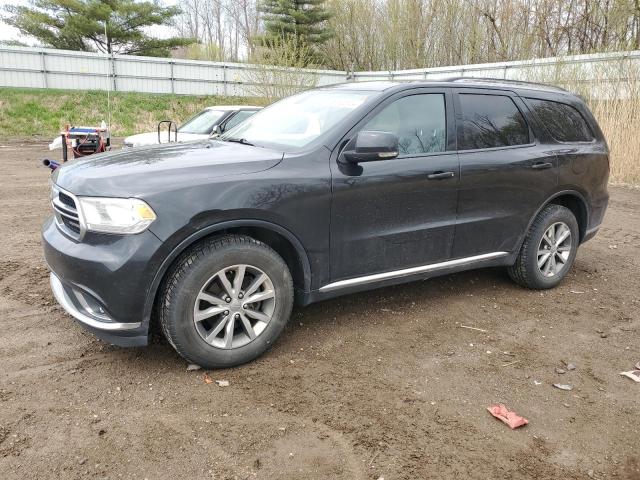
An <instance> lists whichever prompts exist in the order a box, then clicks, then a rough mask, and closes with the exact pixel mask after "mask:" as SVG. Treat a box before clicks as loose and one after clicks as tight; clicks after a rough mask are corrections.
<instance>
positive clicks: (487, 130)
mask: <svg viewBox="0 0 640 480" xmlns="http://www.w3.org/2000/svg"><path fill="white" fill-rule="evenodd" d="M459 99H460V109H461V112H460V114H461V115H460V117H459V119H458V150H474V149H479V148H497V147H513V146H516V145H527V144H529V143H530V138H529V126H528V125H527V122H526V121H525V119H524V117H523V116H522V113H520V110H518V107H517V106H516V104H515V103H514V102H513V100H512V99H511V98H510V97H508V96H506V95H490V94H470V93H461V94H460V96H459Z"/></svg>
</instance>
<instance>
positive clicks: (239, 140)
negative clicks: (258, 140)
mask: <svg viewBox="0 0 640 480" xmlns="http://www.w3.org/2000/svg"><path fill="white" fill-rule="evenodd" d="M220 140H224V141H225V142H234V143H241V144H242V145H249V146H250V147H253V146H255V145H254V144H253V143H251V142H247V139H246V138H234V137H225V138H220Z"/></svg>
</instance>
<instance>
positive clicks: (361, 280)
mask: <svg viewBox="0 0 640 480" xmlns="http://www.w3.org/2000/svg"><path fill="white" fill-rule="evenodd" d="M507 255H509V253H508V252H492V253H483V254H482V255H475V256H473V257H465V258H458V259H456V260H448V261H446V262H440V263H432V264H429V265H422V266H420V267H411V268H405V269H402V270H394V271H392V272H384V273H376V274H374V275H366V276H364V277H356V278H349V279H347V280H340V281H339V282H334V283H330V284H328V285H325V286H324V287H320V291H321V292H331V291H333V290H339V289H341V288H347V287H355V286H357V285H366V284H368V283H376V282H380V281H382V280H389V279H392V278H401V277H408V276H411V275H416V274H419V273H426V272H432V271H434V270H440V269H443V268H451V267H460V266H464V265H470V264H473V263H476V262H481V261H483V260H491V259H493V258H500V257H506V256H507Z"/></svg>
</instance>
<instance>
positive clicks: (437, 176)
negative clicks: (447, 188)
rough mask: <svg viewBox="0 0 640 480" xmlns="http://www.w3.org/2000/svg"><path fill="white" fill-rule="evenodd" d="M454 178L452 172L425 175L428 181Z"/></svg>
mask: <svg viewBox="0 0 640 480" xmlns="http://www.w3.org/2000/svg"><path fill="white" fill-rule="evenodd" d="M454 176H455V173H453V172H435V173H432V174H431V175H427V178H428V179H429V180H443V179H445V178H453V177H454Z"/></svg>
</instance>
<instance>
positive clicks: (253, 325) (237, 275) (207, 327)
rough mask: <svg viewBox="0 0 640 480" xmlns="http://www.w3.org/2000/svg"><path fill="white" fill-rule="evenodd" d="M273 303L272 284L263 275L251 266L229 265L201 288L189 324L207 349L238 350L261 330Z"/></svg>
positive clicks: (267, 277)
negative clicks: (209, 346)
mask: <svg viewBox="0 0 640 480" xmlns="http://www.w3.org/2000/svg"><path fill="white" fill-rule="evenodd" d="M275 303H276V298H275V289H274V286H273V282H272V281H271V279H270V278H269V276H268V275H267V274H266V273H265V272H263V271H262V270H260V269H259V268H257V267H254V266H252V265H245V264H241V265H233V266H230V267H227V268H223V269H222V270H220V271H218V272H217V273H216V274H215V275H213V276H212V277H211V278H209V280H207V281H206V282H205V284H204V285H203V286H202V288H201V289H200V292H199V293H198V296H197V297H196V301H195V304H194V306H193V321H194V323H195V326H196V330H197V331H198V333H199V334H200V336H201V337H202V339H203V340H204V341H205V342H207V343H208V344H209V345H212V346H214V347H216V348H222V349H231V348H238V347H242V346H243V345H246V344H248V343H249V342H252V341H253V340H255V339H256V338H257V337H258V336H260V334H261V333H262V332H263V331H264V330H265V328H266V326H267V324H268V323H269V322H270V321H271V319H272V317H273V313H274V311H275Z"/></svg>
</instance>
